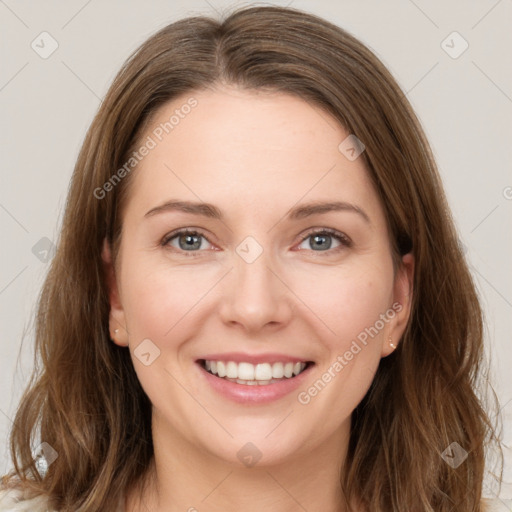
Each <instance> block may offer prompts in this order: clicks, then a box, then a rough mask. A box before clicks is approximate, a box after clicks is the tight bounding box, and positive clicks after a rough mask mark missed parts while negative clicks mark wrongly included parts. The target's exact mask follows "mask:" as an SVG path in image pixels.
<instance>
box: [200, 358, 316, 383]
mask: <svg viewBox="0 0 512 512" xmlns="http://www.w3.org/2000/svg"><path fill="white" fill-rule="evenodd" d="M308 364H309V363H308V362H306V361H304V362H296V363H291V362H275V363H259V364H252V363H248V362H245V361H243V362H239V363H237V362H234V361H213V360H201V365H202V366H203V368H204V369H205V370H206V371H207V372H208V373H210V374H212V375H215V376H216V377H219V378H221V379H224V380H227V381H229V382H233V383H237V384H243V385H246V386H267V385H269V384H276V383H278V382H282V381H284V380H288V379H292V378H294V377H296V376H297V375H300V374H301V373H302V372H303V371H304V370H305V369H306V368H307V367H308Z"/></svg>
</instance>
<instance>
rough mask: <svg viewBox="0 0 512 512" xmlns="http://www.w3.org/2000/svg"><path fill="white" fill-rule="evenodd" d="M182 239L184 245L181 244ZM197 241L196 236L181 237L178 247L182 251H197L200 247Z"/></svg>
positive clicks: (197, 237)
mask: <svg viewBox="0 0 512 512" xmlns="http://www.w3.org/2000/svg"><path fill="white" fill-rule="evenodd" d="M183 239H185V243H184V244H182V243H181V242H182V240H183ZM194 239H196V240H194ZM198 239H199V236H198V235H182V236H181V237H180V246H181V248H182V249H199V247H200V246H201V241H199V242H198V241H197V240H198Z"/></svg>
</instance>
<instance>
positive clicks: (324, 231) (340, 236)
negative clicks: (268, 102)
mask: <svg viewBox="0 0 512 512" xmlns="http://www.w3.org/2000/svg"><path fill="white" fill-rule="evenodd" d="M180 235H199V236H201V237H203V238H204V239H205V240H206V241H207V242H208V243H210V244H211V242H210V240H208V238H207V237H206V236H205V235H203V234H202V233H201V232H200V231H198V230H195V229H180V230H178V231H173V232H172V233H169V234H167V235H166V236H165V237H164V238H163V239H162V241H161V245H162V246H163V247H168V244H169V242H170V241H171V240H173V239H174V238H176V237H178V236H180ZM314 235H329V236H332V237H333V238H335V239H336V240H337V241H338V242H340V244H341V245H340V246H339V247H335V248H334V249H327V250H325V251H313V250H312V249H306V250H309V251H311V252H315V253H317V252H318V253H323V252H325V253H327V254H332V253H334V252H338V251H339V250H341V249H343V248H348V247H351V246H352V240H350V238H349V237H348V236H347V235H345V234H344V233H341V232H340V231H336V230H335V229H331V228H320V229H315V230H312V231H310V232H308V233H307V234H306V235H304V236H303V237H302V238H301V240H300V242H299V245H300V244H302V243H303V242H304V241H305V240H307V239H308V238H309V237H312V236H314ZM172 249H173V250H175V251H177V252H178V253H179V254H183V255H184V256H186V257H197V256H199V254H198V253H201V252H202V251H201V250H198V251H183V250H181V249H176V247H173V248H172ZM301 250H304V249H301Z"/></svg>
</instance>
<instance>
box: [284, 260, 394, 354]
mask: <svg viewBox="0 0 512 512" xmlns="http://www.w3.org/2000/svg"><path fill="white" fill-rule="evenodd" d="M382 262H383V264H379V265H367V264H363V262H361V264H357V265H350V266H348V265H347V266H346V267H339V268H335V267H332V268H330V269H327V270H328V271H326V269H319V270H317V271H316V272H315V273H314V274H312V275H310V276H308V279H300V280H299V279H297V280H296V281H295V282H296V283H297V284H296V285H295V286H294V291H295V290H296V293H297V296H299V297H300V298H301V299H302V300H303V302H304V304H305V305H306V306H307V307H308V308H309V309H310V310H311V311H312V312H314V314H315V316H317V322H319V328H320V329H321V332H322V333H325V334H326V337H325V340H329V341H328V343H329V344H330V345H332V348H337V349H339V350H341V349H343V348H344V347H345V345H347V343H348V344H350V341H351V340H353V339H355V338H357V336H358V335H359V334H360V333H362V332H365V329H368V328H370V327H372V326H374V325H375V323H376V322H378V324H377V326H378V327H381V325H380V324H381V322H379V318H380V315H381V314H384V313H385V312H386V310H387V309H388V308H389V307H390V305H391V301H392V291H393V270H392V265H391V262H389V264H388V263H387V262H386V259H385V258H383V259H382ZM384 262H385V263H384ZM322 326H323V327H322ZM331 340H332V341H331Z"/></svg>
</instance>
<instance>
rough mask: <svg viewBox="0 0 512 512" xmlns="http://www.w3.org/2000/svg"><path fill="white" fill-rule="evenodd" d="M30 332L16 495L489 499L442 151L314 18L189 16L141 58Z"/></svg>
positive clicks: (467, 303)
mask: <svg viewBox="0 0 512 512" xmlns="http://www.w3.org/2000/svg"><path fill="white" fill-rule="evenodd" d="M36 341H37V349H38V353H39V355H40V358H41V362H42V369H41V371H40V372H39V373H38V374H37V375H36V376H35V379H34V381H33V383H32V384H31V385H30V387H29V389H28V391H27V392H26V394H25V395H24V397H23V399H22V401H21V404H20V407H19V410H18V413H17V415H16V418H15V421H14V428H13V431H12V437H11V448H12V453H13V462H14V471H13V474H12V475H10V477H9V478H5V487H6V491H5V494H4V498H3V499H4V503H11V505H9V504H6V505H5V506H4V510H7V509H9V510H10V508H8V507H13V508H12V509H14V510H38V507H41V510H43V509H44V510H46V509H47V508H51V509H52V510H62V511H64V510H65V511H71V510H72V511H86V510H87V511H93V510H94V511H97V510H109V511H110V510H126V511H129V512H135V511H142V510H152V511H159V510H165V511H175V510H176V511H178V510H180V511H182V510H189V511H194V510H199V511H203V510H244V511H252V510H261V509H263V508H264V509H265V510H271V511H285V510H286V511H288V510H298V509H304V510H333V511H334V510H336V511H354V512H356V511H357V512H360V511H361V512H362V511H372V512H377V511H382V512H388V511H391V510H394V511H395V510H396V511H411V510H414V511H436V512H444V511H449V510H450V511H451V510H460V511H469V510H471V511H481V510H485V507H484V502H483V501H482V500H481V494H482V480H483V475H484V455H485V451H484V450H485V447H486V445H487V444H489V442H491V441H495V440H496V437H495V434H494V430H493V425H492V422H491V421H490V419H489V416H488V414H487V412H486V411H485V409H484V406H483V404H482V402H481V400H480V399H479V398H478V397H477V394H476V385H477V383H478V382H479V380H478V379H479V377H480V376H481V373H482V371H481V359H482V313H481V310H480V306H479V303H478V300H477V296H476V293H475V288H474V285H473V283H472V280H471V277H470V274H469V272H468V268H467V265H466V263H465V261H464V258H463V255H462V254H461V250H460V248H459V245H458V239H457V235H456V233H455V230H454V227H453V223H452V220H451V218H450V214H449V210H448V208H447V206H446V201H445V196H444V194H443V191H442V186H441V182H440V178H439V176H438V173H437V170H436V166H435V163H434V160H433V157H432V154H431V152H430V149H429V145H428V143H427V141H426V139H425V136H424V134H423V131H422V129H421V127H420V124H419V122H418V120H417V118H416V117H415V115H414V113H413V111H412V109H411V106H410V104H409V103H408V102H407V100H406V98H405V97H404V95H403V93H402V92H401V90H400V88H399V87H398V85H397V84H396V82H395V81H394V79H393V78H392V77H391V76H390V74H389V72H388V71H387V70H386V69H385V67H384V66H383V65H382V63H381V62H380V61H379V60H378V59H377V58H376V57H375V55H373V54H372V53H371V52H370V51H369V50H368V49H367V48H366V47H365V46H364V45H362V44H361V43H360V42H359V41H357V40H356V39H355V38H353V37H352V36H350V35H349V34H348V33H346V32H345V31H343V30H342V29H340V28H338V27H335V26H333V25H331V24H329V23H328V22H326V21H324V20H322V19H319V18H317V17H315V16H312V15H309V14H305V13H303V12H300V11H297V10H293V9H285V8H279V7H257V8H248V9H242V10H239V11H237V12H235V13H234V14H232V15H231V16H229V17H228V18H227V19H226V20H225V21H224V22H222V23H219V22H217V21H213V20H211V19H208V18H204V17H194V18H188V19H185V20H182V21H179V22H177V23H174V24H172V25H169V26H167V27H166V28H164V29H163V30H161V31H160V32H158V33H157V34H156V35H154V36H153V37H151V38H150V39H149V40H148V41H147V42H145V43H144V44H143V45H142V47H141V48H140V49H139V50H138V51H137V52H136V53H135V54H134V55H133V56H132V57H131V58H130V59H129V61H128V62H127V63H126V65H125V66H124V67H123V69H122V70H121V71H120V73H119V74H118V76H117V78H116V79H115V81H114V83H113V85H112V86H111V88H110V90H109V92H108V93H107V95H106V98H105V100H104V102H103V104H102V106H101V108H100V110H99V112H98V114H97V115H96V118H95V119H94V121H93V123H92V126H91V127H90V130H89V132H88V134H87V137H86V140H85V143H84V145H83V148H82V151H81V153H80V156H79V158H78V162H77V165H76V168H75V172H74V175H73V178H72V183H71V188H70V191H69V196H68V201H67V207H66V213H65V217H64V223H63V228H62V234H61V239H60V241H59V245H58V250H57V253H56V256H55V258H54V260H53V262H52V267H51V270H50V272H49V275H48V277H47V280H46V283H45V286H44V290H43V294H42V296H41V300H40V306H39V314H38V324H37V336H36ZM38 428H39V430H37V429H38ZM37 432H40V436H39V437H37V439H38V440H39V441H40V443H41V444H40V446H39V448H38V449H36V450H35V451H34V449H33V448H34V444H33V439H34V436H35V435H36V433H37ZM16 500H19V501H17V504H16V505H12V504H13V503H14V502H16ZM30 500H33V501H30ZM16 507H18V508H16ZM23 507H25V508H23Z"/></svg>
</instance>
